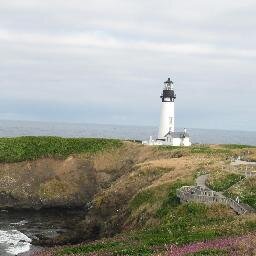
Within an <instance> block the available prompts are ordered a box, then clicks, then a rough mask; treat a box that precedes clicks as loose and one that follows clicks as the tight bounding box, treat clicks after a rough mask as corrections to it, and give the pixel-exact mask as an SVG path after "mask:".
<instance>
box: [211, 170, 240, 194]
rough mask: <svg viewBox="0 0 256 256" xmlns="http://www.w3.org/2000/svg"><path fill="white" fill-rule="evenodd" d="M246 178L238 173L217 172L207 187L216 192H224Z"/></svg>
mask: <svg viewBox="0 0 256 256" xmlns="http://www.w3.org/2000/svg"><path fill="white" fill-rule="evenodd" d="M243 178H244V176H243V175H240V174H236V173H227V172H216V173H214V174H211V175H210V177H209V179H208V181H207V185H208V187H209V188H211V189H212V190H215V191H224V190H226V189H228V188H230V187H231V186H233V185H234V184H236V183H237V182H239V181H240V180H241V179H243Z"/></svg>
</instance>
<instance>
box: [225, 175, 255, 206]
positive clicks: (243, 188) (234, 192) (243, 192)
mask: <svg viewBox="0 0 256 256" xmlns="http://www.w3.org/2000/svg"><path fill="white" fill-rule="evenodd" d="M226 195H227V196H229V197H232V198H234V199H235V198H236V197H237V196H238V197H239V198H240V200H241V201H242V202H243V203H246V204H248V205H250V206H251V207H253V208H254V209H256V177H252V178H248V179H246V180H244V181H243V182H242V183H240V184H239V185H238V186H237V187H235V188H231V189H229V190H227V192H226Z"/></svg>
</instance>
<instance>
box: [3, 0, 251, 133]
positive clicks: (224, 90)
mask: <svg viewBox="0 0 256 256" xmlns="http://www.w3.org/2000/svg"><path fill="white" fill-rule="evenodd" d="M0 4H1V10H0V55H1V59H0V68H1V69H0V70H1V72H0V89H1V94H0V100H1V101H3V100H7V101H8V104H9V109H8V104H7V103H6V104H4V105H3V106H2V108H3V109H2V113H5V114H4V115H2V116H3V118H8V116H9V117H10V119H13V118H14V117H15V119H16V118H18V117H19V116H20V118H21V119H26V118H27V119H30V120H31V119H33V118H34V119H39V120H41V119H43V120H47V118H48V119H51V120H52V119H56V118H57V117H58V116H59V119H61V120H62V121H69V120H70V121H71V120H72V121H78V122H79V121H81V122H90V121H91V122H97V123H99V122H101V121H102V120H105V121H104V122H108V123H111V122H114V123H118V122H119V121H120V122H122V123H127V124H134V123H136V124H138V122H139V123H141V125H143V124H152V125H157V123H158V118H159V117H158V115H159V108H160V101H159V94H160V91H161V87H162V82H163V81H164V80H165V79H166V78H167V77H168V76H170V75H171V76H172V77H173V79H174V81H175V82H176V84H175V86H176V87H175V88H176V92H177V95H178V98H177V106H176V107H177V108H176V109H177V115H178V116H177V122H178V123H179V124H180V126H186V127H189V126H191V127H202V128H214V127H213V126H214V125H216V127H217V126H218V127H219V128H225V129H228V128H232V129H256V126H255V124H254V122H253V120H252V116H251V115H252V109H254V108H255V107H256V105H255V101H254V95H255V93H256V87H255V86H254V81H255V79H256V78H255V71H254V69H255V68H254V66H255V64H254V62H255V58H256V47H255V45H256V44H255V41H256V35H255V33H254V28H255V25H256V24H255V23H256V19H255V18H254V13H255V11H256V3H255V1H252V0H244V1H242V0H238V1H231V0H222V1H221V0H216V1H212V2H209V1H203V0H191V1H185V0H172V1H169V0H161V1H155V0H147V1H145V0H141V1H135V0H131V1H124V0H119V1H117V0H109V1H105V2H104V1H99V0H95V1H87V0H86V1H82V0H74V1H69V2H63V1H59V0H54V1H49V0H45V1H39V0H33V1H32V0H23V1H22V2H21V1H19V0H12V1H3V0H0ZM25 103H26V104H28V105H29V107H24V108H22V107H21V106H22V105H24V104H25ZM26 104H25V105H26ZM10 105H11V106H10ZM26 106H27V105H26ZM33 106H34V107H33ZM47 106H56V112H54V113H55V114H54V116H53V113H51V111H50V110H49V109H47ZM64 106H65V107H64ZM88 106H90V111H89V112H88V111H85V110H84V109H88ZM99 106H100V107H99ZM19 109H22V111H19ZM37 109H40V111H37ZM99 109H101V111H99ZM43 110H44V111H43ZM68 110H70V111H68ZM21 112H22V113H21ZM72 113H73V114H72ZM99 113H101V115H103V116H104V118H101V117H100V115H99ZM97 118H98V120H97ZM238 120H239V121H238ZM248 120H251V121H250V122H248ZM217 124H218V125H217ZM222 126H223V127H222Z"/></svg>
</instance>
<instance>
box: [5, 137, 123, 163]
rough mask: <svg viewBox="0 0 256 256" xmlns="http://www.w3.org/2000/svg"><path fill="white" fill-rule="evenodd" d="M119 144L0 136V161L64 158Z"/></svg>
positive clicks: (55, 138) (110, 141)
mask: <svg viewBox="0 0 256 256" xmlns="http://www.w3.org/2000/svg"><path fill="white" fill-rule="evenodd" d="M121 144H122V142H121V141H119V140H109V139H94V138H60V137H17V138H0V162H2V163H12V162H21V161H26V160H35V159H39V158H43V157H53V158H65V157H67V156H69V155H71V154H78V153H96V152H98V151H103V150H105V149H110V148H116V147H119V146H120V145H121Z"/></svg>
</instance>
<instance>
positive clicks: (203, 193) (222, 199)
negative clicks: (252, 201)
mask: <svg viewBox="0 0 256 256" xmlns="http://www.w3.org/2000/svg"><path fill="white" fill-rule="evenodd" d="M247 177H251V176H247ZM207 178H208V175H207V174H206V175H201V176H199V177H198V178H197V179H196V186H184V187H182V188H180V189H178V190H177V196H178V197H179V199H180V201H181V202H182V203H184V202H198V203H205V204H213V203H220V204H225V205H227V206H229V207H230V208H231V209H233V210H234V211H235V212H236V213H238V214H245V213H251V212H255V211H254V209H253V208H252V207H250V206H249V205H246V204H243V203H240V202H236V201H235V200H233V199H231V198H228V197H226V196H224V195H223V194H222V192H216V191H213V190H211V189H209V188H208V187H207V186H206V180H207Z"/></svg>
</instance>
